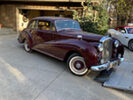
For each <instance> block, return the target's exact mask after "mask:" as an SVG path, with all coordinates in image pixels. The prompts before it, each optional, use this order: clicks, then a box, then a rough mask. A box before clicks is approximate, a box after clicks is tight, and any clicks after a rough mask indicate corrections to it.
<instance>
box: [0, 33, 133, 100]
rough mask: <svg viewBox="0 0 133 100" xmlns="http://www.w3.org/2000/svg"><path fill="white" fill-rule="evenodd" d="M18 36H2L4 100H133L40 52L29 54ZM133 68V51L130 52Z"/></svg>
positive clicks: (0, 91) (0, 83) (128, 57)
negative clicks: (70, 70) (75, 72)
mask: <svg viewBox="0 0 133 100" xmlns="http://www.w3.org/2000/svg"><path fill="white" fill-rule="evenodd" d="M16 37H17V36H16V35H5V36H4V35H2V36H0V100H104V99H105V100H106V99H107V100H132V99H133V94H132V93H128V92H125V91H120V90H115V89H110V88H105V87H102V86H101V84H100V83H97V82H95V81H94V80H93V78H94V76H95V75H96V73H94V72H90V73H89V74H88V75H86V76H84V77H77V76H74V75H72V74H71V73H70V72H69V71H68V70H67V68H66V65H65V64H64V63H63V62H60V61H58V60H55V59H53V58H51V57H48V56H46V55H42V54H40V53H37V52H33V53H31V54H29V53H26V52H25V51H24V50H23V47H22V45H20V44H19V43H18V42H17V40H16ZM125 55H126V61H127V62H129V63H130V64H132V65H133V62H132V61H133V57H132V56H133V52H130V51H129V50H126V54H125Z"/></svg>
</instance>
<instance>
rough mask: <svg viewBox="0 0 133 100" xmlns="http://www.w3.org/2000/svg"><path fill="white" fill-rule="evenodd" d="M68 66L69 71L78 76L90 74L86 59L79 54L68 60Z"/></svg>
mask: <svg viewBox="0 0 133 100" xmlns="http://www.w3.org/2000/svg"><path fill="white" fill-rule="evenodd" d="M67 66H68V68H69V70H70V71H71V72H72V73H73V74H75V75H77V76H83V75H85V74H87V72H88V68H87V67H86V64H85V61H84V58H83V57H82V56H80V55H78V54H77V53H75V54H72V55H71V56H70V57H69V58H68V61H67Z"/></svg>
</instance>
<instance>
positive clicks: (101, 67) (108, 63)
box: [91, 58, 124, 71]
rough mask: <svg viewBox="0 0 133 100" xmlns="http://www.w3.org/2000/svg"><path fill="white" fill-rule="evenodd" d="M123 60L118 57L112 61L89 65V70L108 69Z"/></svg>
mask: <svg viewBox="0 0 133 100" xmlns="http://www.w3.org/2000/svg"><path fill="white" fill-rule="evenodd" d="M123 61H124V58H119V59H117V60H114V61H108V62H107V63H105V64H102V65H97V66H91V70H93V71H102V70H109V69H110V68H114V67H115V66H118V65H119V64H120V63H121V62H123Z"/></svg>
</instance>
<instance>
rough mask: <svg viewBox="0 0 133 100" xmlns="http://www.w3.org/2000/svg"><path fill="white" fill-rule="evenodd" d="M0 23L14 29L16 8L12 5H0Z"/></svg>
mask: <svg viewBox="0 0 133 100" xmlns="http://www.w3.org/2000/svg"><path fill="white" fill-rule="evenodd" d="M0 24H2V26H3V27H8V28H13V29H15V27H14V26H16V9H15V6H14V5H0Z"/></svg>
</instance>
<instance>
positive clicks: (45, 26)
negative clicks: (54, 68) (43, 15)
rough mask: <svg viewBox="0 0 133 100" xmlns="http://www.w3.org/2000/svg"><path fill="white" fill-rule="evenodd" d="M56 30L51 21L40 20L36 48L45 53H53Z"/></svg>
mask: <svg viewBox="0 0 133 100" xmlns="http://www.w3.org/2000/svg"><path fill="white" fill-rule="evenodd" d="M53 33H54V31H53V30H52V29H51V21H47V20H38V28H37V32H36V34H35V36H36V39H35V40H37V41H36V43H35V44H36V45H35V47H34V49H36V50H39V51H41V52H44V53H51V41H52V40H53Z"/></svg>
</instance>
